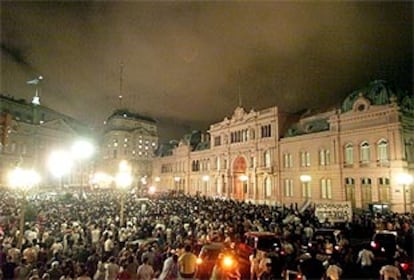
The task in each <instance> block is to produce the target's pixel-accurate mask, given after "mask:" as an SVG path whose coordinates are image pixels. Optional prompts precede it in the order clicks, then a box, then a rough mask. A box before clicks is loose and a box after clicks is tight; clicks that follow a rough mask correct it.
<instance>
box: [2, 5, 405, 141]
mask: <svg viewBox="0 0 414 280" xmlns="http://www.w3.org/2000/svg"><path fill="white" fill-rule="evenodd" d="M0 5H1V81H0V92H1V93H2V94H9V95H13V96H15V97H17V98H27V99H30V98H31V96H33V94H34V91H35V89H34V86H30V85H28V84H26V81H27V80H31V79H33V78H35V77H36V76H38V75H42V76H44V80H43V81H42V84H41V101H42V104H44V105H46V106H48V107H51V108H53V109H55V110H57V111H61V112H63V113H65V114H68V115H70V116H73V117H75V118H78V119H79V120H81V121H84V122H87V123H90V124H92V125H95V126H99V125H101V124H103V121H104V119H105V118H106V117H107V116H109V115H110V114H111V112H112V111H113V110H114V109H117V108H120V107H123V108H128V109H129V110H131V111H133V112H136V113H140V114H142V115H147V116H150V117H153V118H154V119H156V120H157V121H158V122H159V127H160V136H161V138H162V140H166V139H169V138H179V137H181V136H182V135H183V134H184V133H185V132H188V131H191V130H192V129H201V130H205V129H207V128H208V125H209V124H212V123H215V122H218V121H221V120H223V119H224V117H226V116H231V115H232V113H233V111H234V109H235V107H236V106H237V105H238V103H239V93H240V96H241V101H242V105H243V107H245V108H246V110H248V111H249V110H250V109H252V108H253V109H255V110H260V109H264V108H267V107H270V106H273V105H276V106H278V107H279V108H280V109H281V110H283V111H287V112H296V111H299V110H302V109H304V108H309V107H313V108H326V107H331V106H337V105H338V104H339V103H340V102H341V101H342V100H343V98H344V97H345V96H346V95H348V94H349V93H350V92H352V91H353V90H355V89H357V88H359V87H363V86H365V85H366V84H368V82H369V81H371V80H375V79H384V80H388V81H390V82H392V83H394V84H395V85H396V86H397V87H400V88H402V89H404V90H406V91H408V92H409V93H410V94H411V93H412V92H413V4H412V3H411V1H405V2H399V3H398V2H394V1H358V2H350V1H346V2H339V1H322V2H317V1H285V2H279V1H263V2H259V1H255V2H247V1H237V2H236V1H226V2H221V1H214V2H208V1H194V2H193V1H185V2H180V1H178V2H177V1H168V2H164V1H151V2H143V1H125V2H120V1H118V2H115V1H114V2H103V1H96V2H95V1H94V2H92V1H84V2H79V1H76V2H75V1H66V2H58V1H53V2H39V1H30V2H22V1H1V4H0ZM121 64H123V65H124V66H123V71H122V73H123V74H122V77H123V82H122V95H123V99H122V102H119V98H118V95H119V94H120V92H121V90H120V88H121V87H120V76H121V75H120V69H121V66H120V65H121Z"/></svg>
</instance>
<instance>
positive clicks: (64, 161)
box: [48, 150, 73, 178]
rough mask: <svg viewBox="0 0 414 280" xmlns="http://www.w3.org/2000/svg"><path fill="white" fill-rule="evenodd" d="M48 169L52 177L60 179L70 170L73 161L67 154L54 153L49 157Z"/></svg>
mask: <svg viewBox="0 0 414 280" xmlns="http://www.w3.org/2000/svg"><path fill="white" fill-rule="evenodd" d="M48 167H49V170H50V172H51V173H52V175H53V176H55V177H57V178H60V177H62V176H64V175H66V174H68V173H69V171H70V170H71V169H72V167H73V159H72V157H71V155H70V153H69V152H66V151H63V150H58V151H54V152H52V153H51V154H50V156H49V160H48Z"/></svg>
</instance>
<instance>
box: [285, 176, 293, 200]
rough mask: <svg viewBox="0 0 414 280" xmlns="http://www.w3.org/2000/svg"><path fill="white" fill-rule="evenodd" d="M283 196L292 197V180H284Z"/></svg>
mask: <svg viewBox="0 0 414 280" xmlns="http://www.w3.org/2000/svg"><path fill="white" fill-rule="evenodd" d="M284 187H285V196H286V197H292V196H293V180H292V179H285V186H284Z"/></svg>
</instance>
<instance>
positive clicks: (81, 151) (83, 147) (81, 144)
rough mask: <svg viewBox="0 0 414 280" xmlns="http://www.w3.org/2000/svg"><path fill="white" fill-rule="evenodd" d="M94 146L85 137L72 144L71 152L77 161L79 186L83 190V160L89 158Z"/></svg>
mask: <svg viewBox="0 0 414 280" xmlns="http://www.w3.org/2000/svg"><path fill="white" fill-rule="evenodd" d="M94 150H95V149H94V146H93V145H92V143H91V142H90V141H88V140H86V139H80V140H78V141H76V142H75V143H74V144H73V146H72V154H73V156H74V158H75V159H77V160H78V162H79V168H80V187H81V189H82V191H83V161H84V160H86V159H88V158H90V157H91V156H92V154H93V153H94Z"/></svg>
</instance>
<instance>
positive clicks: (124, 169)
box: [115, 161, 132, 227]
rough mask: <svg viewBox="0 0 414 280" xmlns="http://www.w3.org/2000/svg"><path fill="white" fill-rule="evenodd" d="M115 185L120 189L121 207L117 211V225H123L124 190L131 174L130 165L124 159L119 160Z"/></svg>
mask: <svg viewBox="0 0 414 280" xmlns="http://www.w3.org/2000/svg"><path fill="white" fill-rule="evenodd" d="M115 181H116V186H117V187H118V188H119V189H121V207H120V208H121V209H120V213H119V226H120V227H122V226H124V223H125V218H124V212H125V210H124V209H125V195H126V190H127V189H128V187H129V186H130V185H131V183H132V176H131V167H130V166H129V165H128V163H127V162H126V161H121V162H120V164H119V172H118V174H117V175H116V177H115Z"/></svg>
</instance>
